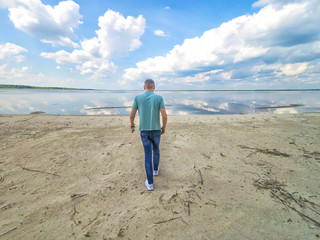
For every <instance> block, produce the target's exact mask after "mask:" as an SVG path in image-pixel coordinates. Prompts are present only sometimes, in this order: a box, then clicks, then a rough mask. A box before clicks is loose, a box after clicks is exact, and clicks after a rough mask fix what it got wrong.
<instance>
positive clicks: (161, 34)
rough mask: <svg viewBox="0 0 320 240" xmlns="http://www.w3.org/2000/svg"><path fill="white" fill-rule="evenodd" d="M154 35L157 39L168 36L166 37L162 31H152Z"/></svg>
mask: <svg viewBox="0 0 320 240" xmlns="http://www.w3.org/2000/svg"><path fill="white" fill-rule="evenodd" d="M153 33H154V35H156V36H158V37H167V36H168V35H166V34H165V33H164V32H163V31H162V30H155V31H153Z"/></svg>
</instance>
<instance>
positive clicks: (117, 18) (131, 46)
mask: <svg viewBox="0 0 320 240" xmlns="http://www.w3.org/2000/svg"><path fill="white" fill-rule="evenodd" d="M98 25H99V27H100V29H99V30H98V31H96V33H97V37H98V38H97V40H98V42H99V45H100V53H101V55H102V56H103V57H107V58H110V57H124V56H126V55H128V52H130V51H134V50H136V49H137V48H139V47H140V46H141V45H142V43H141V42H140V37H141V35H142V34H143V33H144V29H145V19H144V18H143V17H142V15H139V16H138V17H137V18H134V17H132V16H128V17H127V18H124V16H123V15H121V14H120V13H118V12H115V11H112V10H108V11H107V12H106V13H105V14H104V16H101V17H99V24H98Z"/></svg>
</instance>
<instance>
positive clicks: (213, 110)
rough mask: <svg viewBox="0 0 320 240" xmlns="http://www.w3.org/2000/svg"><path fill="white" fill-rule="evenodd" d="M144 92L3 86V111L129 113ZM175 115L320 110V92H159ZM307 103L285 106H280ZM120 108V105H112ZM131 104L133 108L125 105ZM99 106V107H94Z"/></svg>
mask: <svg viewBox="0 0 320 240" xmlns="http://www.w3.org/2000/svg"><path fill="white" fill-rule="evenodd" d="M141 93H143V91H104V90H70V91H69V90H32V89H0V114H28V113H31V112H36V111H41V112H45V113H46V114H62V115H64V114H66V115H67V114H72V115H100V114H104V115H111V114H129V113H130V107H131V105H132V103H133V99H134V97H135V96H136V95H138V94H141ZM156 93H158V94H160V95H162V96H163V97H164V100H165V104H166V105H167V112H168V114H171V115H197V114H239V113H240V114H248V113H266V112H270V113H277V114H281V113H306V112H320V91H157V92H156ZM291 104H297V105H303V106H297V107H285V108H266V109H259V108H261V107H262V108H265V107H276V106H289V105H291ZM109 107H116V108H109ZM125 107H129V108H125ZM92 108H98V109H92Z"/></svg>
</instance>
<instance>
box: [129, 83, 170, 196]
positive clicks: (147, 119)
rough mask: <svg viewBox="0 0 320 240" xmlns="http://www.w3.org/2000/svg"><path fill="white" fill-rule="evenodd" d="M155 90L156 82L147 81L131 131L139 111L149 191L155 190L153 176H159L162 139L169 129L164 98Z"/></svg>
mask: <svg viewBox="0 0 320 240" xmlns="http://www.w3.org/2000/svg"><path fill="white" fill-rule="evenodd" d="M154 89H155V84H154V81H153V80H152V79H147V80H146V81H145V83H144V90H145V93H144V94H141V95H139V96H136V97H135V99H134V102H133V105H132V109H131V113H130V122H131V130H132V131H134V129H135V125H134V118H135V116H136V113H137V111H139V131H140V136H141V141H142V144H143V148H144V154H145V168H146V173H147V180H146V181H145V185H146V187H147V189H148V190H149V191H152V190H153V175H155V176H157V175H158V174H159V170H160V168H159V160H160V150H159V143H160V137H161V134H164V133H165V132H166V127H167V112H166V109H165V106H164V102H163V98H162V97H161V96H159V95H157V94H155V93H154ZM160 112H161V116H162V127H161V125H160ZM152 155H153V168H152Z"/></svg>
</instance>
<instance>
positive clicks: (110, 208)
mask: <svg viewBox="0 0 320 240" xmlns="http://www.w3.org/2000/svg"><path fill="white" fill-rule="evenodd" d="M136 121H137V120H136ZM0 128H1V132H0V134H1V135H0V143H1V145H0V149H1V152H0V239H55V240H56V239H101V240H102V239H126V240H127V239H131V240H135V239H192V240H193V239H268V240H269V239H277V240H278V239H299V240H300V239H319V235H320V228H319V222H320V174H319V173H320V148H319V146H320V130H319V129H320V114H317V113H312V114H293V115H265V114H262V115H229V116H223V115H220V116H219V115H218V116H169V123H168V129H167V133H166V134H165V135H163V136H162V140H161V160H160V166H161V170H160V175H159V176H157V177H155V184H154V185H155V190H154V191H153V192H149V191H147V190H146V187H145V186H144V181H145V179H146V176H145V170H144V153H143V148H142V144H141V141H140V136H139V133H138V132H135V133H133V134H132V133H131V132H130V129H129V117H128V116H50V115H15V116H9V115H0Z"/></svg>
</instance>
